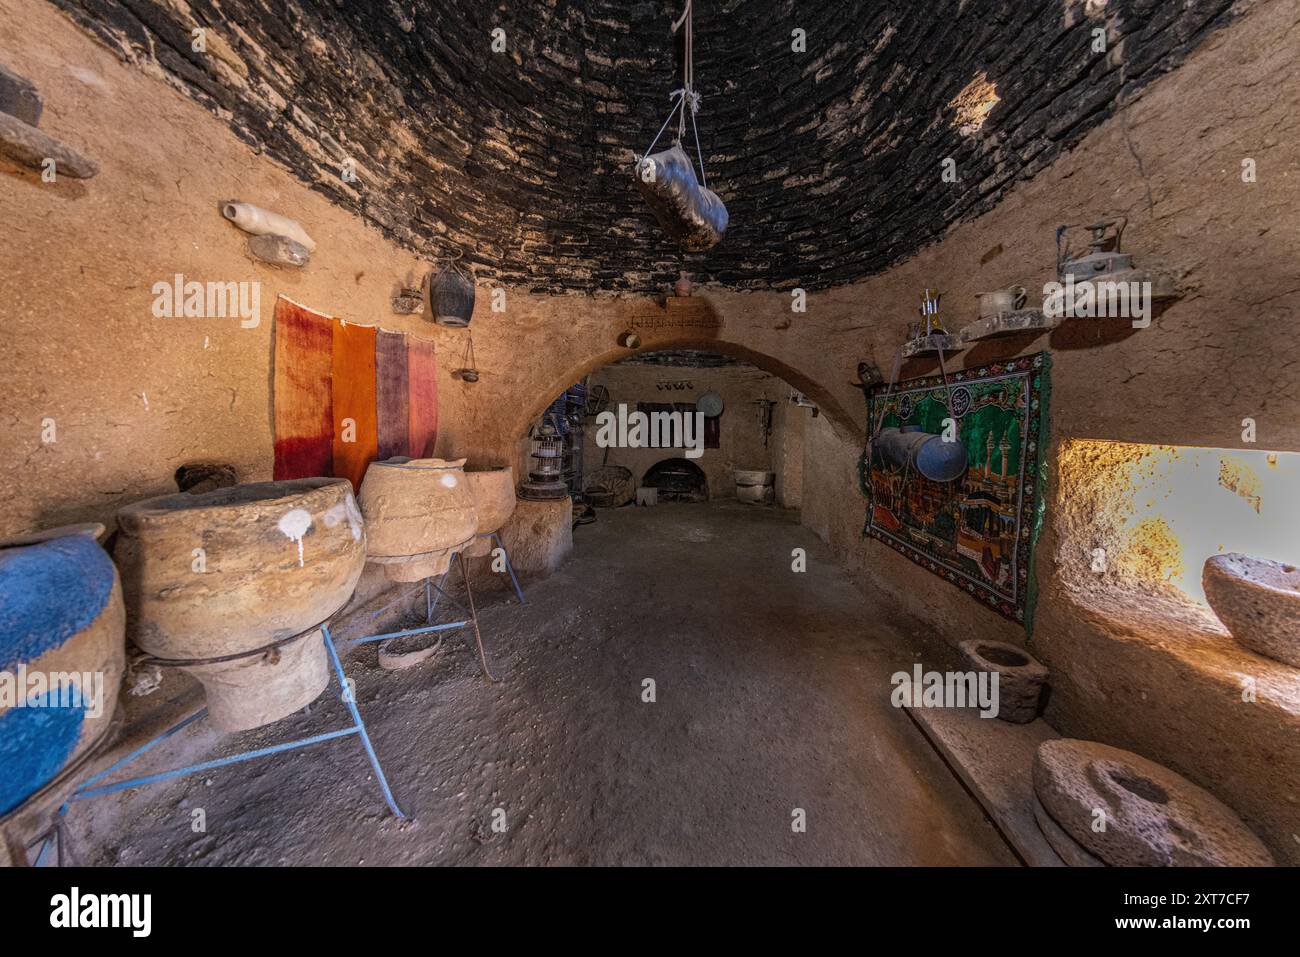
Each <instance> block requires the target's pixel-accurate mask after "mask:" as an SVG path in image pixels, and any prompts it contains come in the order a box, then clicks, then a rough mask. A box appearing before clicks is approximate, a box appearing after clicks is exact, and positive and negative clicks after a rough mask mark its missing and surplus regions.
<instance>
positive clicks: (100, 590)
mask: <svg viewBox="0 0 1300 957" xmlns="http://www.w3.org/2000/svg"><path fill="white" fill-rule="evenodd" d="M88 528H89V529H90V530H89V531H88V532H87V533H84V534H83V533H78V532H77V531H75V530H74V531H69V530H68V529H57V530H54V531H53V532H47V533H41V534H39V535H33V536H26V537H25V539H24V540H25V541H30V542H32V544H27V545H13V546H9V547H4V548H0V671H3V672H6V679H5V680H8V681H12V682H13V684H12V686H11V690H12V691H13V692H14V696H13V697H14V700H15V704H17V702H18V701H21V702H22V705H21V706H15V707H8V706H6V705H5V704H0V768H2V769H3V771H2V772H0V815H4V814H7V813H8V812H9V811H12V810H13V809H14V808H17V807H19V806H20V805H22V804H23V803H24V802H26V801H27V800H28V799H29V798H30V797H32V795H34V794H36V793H37V792H39V791H41V790H42V789H43V788H46V787H47V786H49V785H51V784H52V782H55V781H56V779H58V778H59V775H60V773H61V772H62V771H63V770H64V769H65V768H68V767H69V766H71V765H75V764H76V762H77V761H78V760H79V759H80V758H82V757H83V756H84V755H86V754H88V753H89V752H91V751H93V750H94V749H95V748H96V747H98V746H99V745H100V744H101V743H103V742H104V740H105V737H106V735H107V734H108V733H109V729H110V728H111V726H112V721H113V714H114V711H115V710H116V707H117V694H118V690H119V689H120V688H121V685H122V673H123V670H124V667H125V626H126V611H125V607H124V605H123V601H122V586H121V583H120V580H119V578H118V574H117V569H116V568H115V567H114V565H113V562H112V560H111V559H110V558H109V557H108V555H107V554H105V552H104V550H103V549H102V548H100V547H99V545H98V544H96V542H95V536H94V534H93V528H91V527H88ZM100 528H102V526H100ZM56 674H58V675H63V676H68V677H67V678H66V679H63V678H60V679H56V678H54V677H53V676H54V675H56ZM37 682H39V684H38V683H37ZM52 682H53V683H54V686H53V687H51V683H52ZM54 786H55V787H58V785H57V784H56V785H54Z"/></svg>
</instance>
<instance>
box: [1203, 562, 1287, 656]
mask: <svg viewBox="0 0 1300 957" xmlns="http://www.w3.org/2000/svg"><path fill="white" fill-rule="evenodd" d="M1201 585H1202V587H1204V589H1205V598H1206V600H1207V601H1208V602H1209V603H1210V607H1211V608H1213V609H1214V613H1215V614H1216V615H1218V616H1219V620H1220V621H1222V622H1223V624H1224V626H1225V627H1227V629H1228V631H1230V632H1232V637H1233V638H1234V639H1236V641H1237V643H1238V644H1239V645H1241V646H1242V647H1243V648H1246V649H1248V650H1249V651H1253V652H1254V653H1255V654H1257V655H1263V656H1264V657H1265V658H1272V659H1273V660H1274V661H1280V662H1282V663H1283V664H1287V665H1290V666H1291V667H1293V668H1300V569H1298V568H1296V567H1295V566H1294V565H1286V564H1283V563H1282V562H1274V561H1269V560H1268V559H1266V558H1251V557H1250V556H1248V555H1242V554H1240V553H1238V552H1229V553H1228V554H1226V555H1212V556H1210V558H1209V559H1207V560H1206V562H1205V567H1204V568H1203V569H1202V570H1201Z"/></svg>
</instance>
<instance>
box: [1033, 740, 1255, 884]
mask: <svg viewBox="0 0 1300 957" xmlns="http://www.w3.org/2000/svg"><path fill="white" fill-rule="evenodd" d="M1034 793H1035V794H1036V795H1037V797H1038V800H1039V801H1041V802H1042V805H1043V808H1044V809H1045V810H1046V811H1047V813H1048V814H1049V815H1051V818H1052V820H1054V821H1055V822H1056V823H1057V824H1059V825H1060V826H1061V829H1062V830H1063V831H1065V833H1066V834H1068V835H1069V836H1070V837H1071V838H1073V839H1074V840H1075V841H1077V842H1078V843H1079V844H1081V845H1082V846H1083V847H1084V848H1085V849H1086V850H1087V851H1088V852H1089V853H1091V854H1093V855H1095V856H1096V857H1098V858H1100V859H1101V860H1102V861H1104V862H1105V863H1107V864H1110V865H1112V866H1115V867H1128V866H1136V867H1189V866H1190V867H1236V866H1251V867H1270V866H1272V865H1273V863H1274V861H1273V855H1272V854H1270V853H1269V851H1268V849H1267V848H1266V847H1265V846H1264V845H1263V843H1262V842H1261V841H1260V840H1259V838H1257V837H1256V836H1255V835H1254V834H1253V833H1252V832H1251V831H1250V829H1249V828H1247V827H1246V825H1245V824H1243V823H1242V821H1241V819H1240V818H1239V817H1238V816H1237V815H1236V813H1234V812H1233V810H1232V809H1231V808H1229V807H1228V806H1227V805H1225V804H1223V803H1222V802H1221V801H1219V799H1218V798H1216V797H1214V795H1212V794H1210V793H1209V792H1208V791H1206V790H1204V789H1202V788H1199V787H1197V786H1196V785H1195V784H1193V783H1192V782H1191V781H1188V780H1187V779H1186V778H1184V777H1182V776H1181V775H1179V774H1175V773H1174V772H1173V771H1170V770H1169V769H1168V768H1165V767H1161V766H1160V765H1158V764H1156V763H1155V762H1154V761H1148V760H1147V759H1146V758H1144V757H1141V756H1140V755H1137V754H1134V753H1132V752H1131V751H1124V750H1121V749H1120V748H1112V747H1110V746H1109V745H1105V744H1099V743H1098V742H1096V741H1079V740H1075V739H1072V738H1060V739H1057V740H1054V741H1044V742H1043V743H1042V744H1041V745H1039V748H1038V753H1037V754H1036V755H1035V756H1034ZM1098 810H1100V811H1101V812H1103V813H1104V815H1105V829H1104V830H1094V822H1095V821H1097V820H1098V817H1097V814H1096V812H1097V811H1098Z"/></svg>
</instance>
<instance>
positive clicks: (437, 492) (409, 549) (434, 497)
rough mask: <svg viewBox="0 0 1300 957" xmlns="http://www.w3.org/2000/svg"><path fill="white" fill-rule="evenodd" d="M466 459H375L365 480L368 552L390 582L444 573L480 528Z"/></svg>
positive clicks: (363, 504)
mask: <svg viewBox="0 0 1300 957" xmlns="http://www.w3.org/2000/svg"><path fill="white" fill-rule="evenodd" d="M464 465H465V460H464V459H456V460H454V461H448V460H444V459H407V458H402V457H398V458H392V459H388V460H387V461H384V462H372V463H371V464H370V468H369V469H367V470H366V477H365V480H364V481H363V482H362V483H361V496H360V501H361V514H362V515H364V516H365V520H366V531H367V534H368V536H369V537H368V544H367V546H366V548H367V552H366V557H367V559H368V560H370V561H372V562H376V563H378V564H381V565H383V566H384V573H385V574H386V575H387V576H388V578H389V579H390V580H392V581H399V582H414V581H420V580H421V579H423V578H428V577H430V576H432V575H441V574H442V573H443V572H445V571H446V570H447V568H448V566H449V565H450V563H451V556H452V555H454V554H455V553H456V552H458V551H461V550H462V549H464V548H465V547H466V546H467V545H469V543H470V542H471V541H473V539H474V535H475V533H476V532H477V531H478V514H477V513H476V511H475V509H474V496H473V493H472V492H471V491H470V484H469V482H468V481H466V477H465V471H464Z"/></svg>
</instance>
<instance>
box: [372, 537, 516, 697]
mask: <svg viewBox="0 0 1300 957" xmlns="http://www.w3.org/2000/svg"><path fill="white" fill-rule="evenodd" d="M475 538H476V539H479V538H486V539H490V540H491V541H494V542H496V545H497V547H498V548H500V549H501V554H502V556H503V557H504V558H505V563H506V571H507V572H509V573H510V583H511V584H512V585H513V586H514V589H515V595H516V596H517V597H518V598H519V604H521V605H522V604H523V603H524V592H523V589H522V588H520V587H519V579H518V578H516V577H515V569H514V566H513V565H511V564H510V553H509V552H508V551H506V547H505V545H504V544H502V542H501V536H500V535H498V534H497V533H496V532H485V533H484V534H482V535H476V536H475ZM452 560H453V561H454V562H455V563H456V564H458V565H459V566H460V577H461V581H462V582H464V584H465V596H466V599H467V600H468V601H469V607H468V608H466V607H465V606H464V605H462V604H461V603H460V602H458V601H457V600H456V599H455V598H453V597H452V596H451V595H449V594H447V591H446V585H447V579H448V578H449V577H451V567H452V566H451V563H448V565H447V570H446V571H445V572H443V573H442V577H441V578H439V579H438V581H437V583H436V584H435V583H434V580H433V576H432V575H431V576H429V577H428V578H426V579H424V580H423V581H421V582H420V583H419V584H420V587H422V588H423V589H424V620H425V624H424V625H423V626H422V627H420V628H403V629H402V630H401V631H389V632H385V633H384V634H382V635H367V636H366V637H365V638H353V639H352V640H351V643H352V644H356V645H361V644H366V643H368V642H372V641H390V640H393V639H396V638H408V637H410V636H412V635H428V634H432V633H434V632H439V631H452V630H453V629H457V628H464V627H465V626H466V625H473V626H474V641H475V643H476V644H477V645H478V652H479V661H480V663H481V664H482V666H483V673H484V674H485V675H487V677H488V678H489V679H490V680H492V681H496V680H497V679H496V676H495V675H493V674H492V669H491V668H489V667H488V663H487V654H486V652H485V651H484V650H483V636H482V634H481V633H480V631H479V624H478V609H477V608H476V607H475V606H474V590H473V588H472V587H471V586H470V583H469V571H468V569H467V568H466V567H465V553H464V552H462V551H457V552H454V553H453V554H452ZM434 592H437V595H436V596H435V594H434ZM411 594H412V592H409V591H408V592H407V593H406V594H404V595H401V596H399V597H398V598H395V599H393V601H390V602H389V603H388V604H387V605H385V606H384V607H383V608H380V609H379V610H378V611H376V612H373V613H372V616H373V617H378V616H379V615H382V614H383V613H384V612H386V611H388V609H390V608H392V607H393V606H394V605H396V604H399V603H400V602H403V601H406V600H407V599H408V598H410V596H411ZM444 598H445V599H447V601H448V602H449V603H450V604H452V605H455V606H456V607H457V608H459V609H460V610H461V612H463V613H464V614H467V615H468V616H469V617H468V618H464V619H462V620H460V621H449V622H445V623H443V624H439V625H435V624H433V613H434V611H435V610H436V609H437V607H438V602H440V601H441V600H442V599H444Z"/></svg>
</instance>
